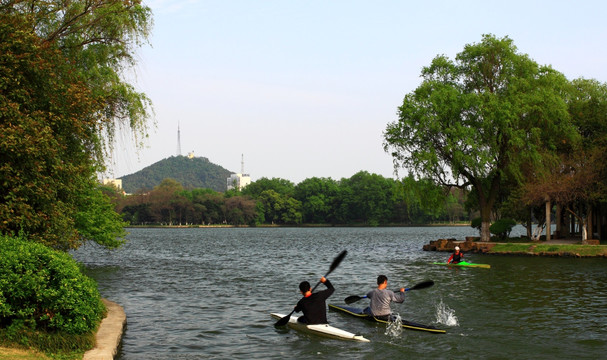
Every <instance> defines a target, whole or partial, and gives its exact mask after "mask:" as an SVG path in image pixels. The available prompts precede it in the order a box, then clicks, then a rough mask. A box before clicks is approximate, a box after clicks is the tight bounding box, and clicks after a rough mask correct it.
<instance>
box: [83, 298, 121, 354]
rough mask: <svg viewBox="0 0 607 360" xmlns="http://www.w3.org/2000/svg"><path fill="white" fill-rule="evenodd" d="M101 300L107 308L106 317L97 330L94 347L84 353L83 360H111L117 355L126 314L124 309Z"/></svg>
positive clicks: (113, 303)
mask: <svg viewBox="0 0 607 360" xmlns="http://www.w3.org/2000/svg"><path fill="white" fill-rule="evenodd" d="M101 300H102V301H103V303H104V304H105V306H106V308H107V316H106V317H105V318H104V319H103V320H102V321H101V324H100V325H99V330H97V335H96V345H95V347H94V348H93V349H91V350H89V351H87V352H85V353H84V357H83V358H82V359H83V360H112V359H114V357H115V356H116V354H117V353H118V348H119V346H120V340H121V339H122V332H123V331H124V327H125V326H126V314H125V313H124V308H123V307H122V306H120V305H118V304H116V303H115V302H112V301H109V300H107V299H101Z"/></svg>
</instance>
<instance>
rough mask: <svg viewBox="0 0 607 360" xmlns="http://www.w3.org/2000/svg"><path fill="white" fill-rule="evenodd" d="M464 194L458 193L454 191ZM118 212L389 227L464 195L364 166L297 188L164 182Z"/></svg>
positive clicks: (157, 217) (436, 211)
mask: <svg viewBox="0 0 607 360" xmlns="http://www.w3.org/2000/svg"><path fill="white" fill-rule="evenodd" d="M459 195H461V194H459ZM116 200H117V201H118V206H117V209H118V211H120V212H121V213H122V215H123V219H125V220H126V221H129V222H130V223H131V224H132V225H146V224H147V225H149V224H161V225H196V224H202V225H214V224H230V225H253V226H255V225H260V224H274V225H298V224H302V223H303V224H333V225H335V224H353V225H367V226H379V225H387V224H404V223H409V224H411V223H415V224H421V223H426V222H432V221H445V222H447V221H450V220H452V219H453V217H454V216H458V217H459V216H462V214H463V213H462V212H461V210H454V211H452V213H447V211H446V208H447V206H451V207H453V208H456V209H457V208H459V209H461V208H462V205H461V202H463V196H462V197H456V196H454V195H453V193H451V192H448V191H445V190H444V189H443V188H442V187H439V186H437V185H435V184H433V183H432V182H431V181H429V180H423V181H415V180H414V179H413V178H408V179H405V181H403V182H400V181H395V180H393V179H387V178H384V177H383V176H380V175H376V174H369V173H368V172H365V171H361V172H359V173H357V174H355V175H353V176H352V177H351V178H349V179H342V180H341V181H335V180H332V179H330V178H328V179H327V178H311V179H306V180H304V181H302V182H301V183H300V184H298V185H296V186H294V185H293V184H292V183H291V182H290V181H288V180H284V179H276V178H274V179H267V178H262V179H260V180H258V181H255V182H253V183H252V184H250V185H249V186H247V187H245V188H244V189H243V190H242V191H236V190H235V191H228V192H226V193H223V194H222V193H218V192H216V191H213V190H211V189H192V190H185V189H183V187H182V186H181V184H180V183H179V182H177V181H175V180H174V179H165V180H163V181H162V183H161V184H160V185H159V186H157V187H155V188H154V189H153V190H151V191H149V192H146V193H144V194H136V195H129V196H126V197H116Z"/></svg>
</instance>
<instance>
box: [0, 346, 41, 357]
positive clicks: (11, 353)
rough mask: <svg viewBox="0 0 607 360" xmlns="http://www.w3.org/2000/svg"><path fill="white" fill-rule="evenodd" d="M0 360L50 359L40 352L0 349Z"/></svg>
mask: <svg viewBox="0 0 607 360" xmlns="http://www.w3.org/2000/svg"><path fill="white" fill-rule="evenodd" d="M0 359H11V360H35V359H38V360H40V359H41V360H45V359H50V358H49V357H48V356H46V355H44V354H43V353H41V352H38V351H34V350H23V349H14V348H6V347H0Z"/></svg>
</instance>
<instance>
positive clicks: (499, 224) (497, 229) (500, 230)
mask: <svg viewBox="0 0 607 360" xmlns="http://www.w3.org/2000/svg"><path fill="white" fill-rule="evenodd" d="M514 225H516V221H514V220H512V219H499V220H497V221H496V222H494V223H493V224H491V226H490V227H489V231H491V233H492V234H493V235H495V236H497V237H499V238H500V239H502V240H504V239H506V238H508V237H509V236H510V232H511V231H512V228H513V227H514Z"/></svg>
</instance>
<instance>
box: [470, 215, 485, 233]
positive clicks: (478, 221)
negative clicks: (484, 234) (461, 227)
mask: <svg viewBox="0 0 607 360" xmlns="http://www.w3.org/2000/svg"><path fill="white" fill-rule="evenodd" d="M482 223H483V220H482V219H481V218H480V217H477V218H474V219H472V221H470V227H472V228H473V229H476V230H478V233H479V234H480V233H481V225H482Z"/></svg>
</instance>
